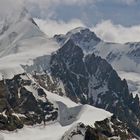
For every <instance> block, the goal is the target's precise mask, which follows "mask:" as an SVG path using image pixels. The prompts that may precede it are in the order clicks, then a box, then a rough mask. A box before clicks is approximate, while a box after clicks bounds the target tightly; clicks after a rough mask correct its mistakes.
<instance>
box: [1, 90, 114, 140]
mask: <svg viewBox="0 0 140 140" xmlns="http://www.w3.org/2000/svg"><path fill="white" fill-rule="evenodd" d="M46 93H47V97H48V99H49V100H50V101H51V102H53V103H55V104H56V105H57V106H58V108H59V117H58V120H57V121H56V122H51V123H49V124H46V126H44V125H43V124H42V125H38V126H37V125H36V126H32V127H31V126H30V127H29V126H25V127H24V128H23V129H21V130H17V131H15V132H7V131H1V132H0V140H16V139H19V138H20V140H33V139H34V140H60V139H61V137H62V136H63V135H64V133H65V132H66V131H68V130H69V129H70V128H71V127H73V126H75V125H76V124H77V123H79V122H82V123H84V124H85V125H91V126H94V123H95V121H101V120H104V119H105V118H109V117H111V116H112V114H111V113H109V112H107V111H105V110H102V109H98V108H95V107H93V106H89V105H78V104H76V103H74V102H72V101H71V100H70V99H68V98H66V97H60V96H58V95H56V94H53V93H50V92H46Z"/></svg>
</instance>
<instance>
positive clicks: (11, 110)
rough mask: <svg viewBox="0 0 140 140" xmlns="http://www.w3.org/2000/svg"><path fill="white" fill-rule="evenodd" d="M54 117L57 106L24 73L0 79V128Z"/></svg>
mask: <svg viewBox="0 0 140 140" xmlns="http://www.w3.org/2000/svg"><path fill="white" fill-rule="evenodd" d="M32 91H33V92H32ZM56 118H57V108H55V107H54V106H53V104H52V103H50V102H49V101H48V99H47V96H46V93H45V92H44V90H43V89H42V88H40V87H39V86H38V85H37V84H36V83H33V82H32V80H30V78H29V77H27V75H26V74H23V75H16V76H15V77H14V78H13V79H11V80H4V81H0V130H10V131H12V130H15V129H17V128H22V127H23V126H24V125H35V124H38V123H42V122H44V123H45V122H47V121H54V120H55V119H56Z"/></svg>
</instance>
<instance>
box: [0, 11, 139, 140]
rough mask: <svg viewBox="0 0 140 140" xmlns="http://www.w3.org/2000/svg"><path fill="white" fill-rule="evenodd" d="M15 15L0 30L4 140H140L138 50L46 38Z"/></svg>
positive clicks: (78, 38) (83, 35) (81, 34)
mask: <svg viewBox="0 0 140 140" xmlns="http://www.w3.org/2000/svg"><path fill="white" fill-rule="evenodd" d="M18 14H19V15H18V16H16V18H15V19H14V20H12V22H8V21H7V20H4V21H3V22H2V23H3V24H1V25H0V130H1V131H0V140H12V139H13V140H16V139H18V138H19V136H20V138H21V139H23V140H25V139H36V140H60V139H61V140H119V139H120V140H135V139H139V136H140V105H139V95H140V94H139V91H140V80H139V78H137V77H138V76H139V75H140V59H139V58H140V43H139V42H129V43H126V44H117V43H110V42H105V41H103V40H101V39H100V38H99V37H97V35H96V34H95V33H94V32H92V31H91V30H90V29H87V28H83V27H78V28H76V29H73V30H71V31H69V32H68V33H67V34H65V35H55V36H54V37H53V38H49V37H48V36H47V35H46V34H44V33H43V32H42V31H41V30H40V29H39V27H38V25H37V24H36V23H35V21H34V20H33V18H32V17H31V16H30V15H29V14H28V12H27V11H26V10H25V9H23V11H22V12H21V13H18ZM123 78H125V79H123Z"/></svg>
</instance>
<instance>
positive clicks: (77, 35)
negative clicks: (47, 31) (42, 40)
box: [54, 27, 101, 51]
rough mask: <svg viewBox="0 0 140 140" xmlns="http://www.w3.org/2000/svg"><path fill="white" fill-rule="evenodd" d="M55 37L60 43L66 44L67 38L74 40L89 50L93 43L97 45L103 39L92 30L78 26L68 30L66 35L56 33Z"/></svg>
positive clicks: (85, 49)
mask: <svg viewBox="0 0 140 140" xmlns="http://www.w3.org/2000/svg"><path fill="white" fill-rule="evenodd" d="M54 38H55V39H56V41H57V42H58V43H60V44H61V45H64V43H65V42H66V40H68V39H69V40H73V42H74V43H75V44H76V45H78V46H81V48H82V49H83V50H84V51H88V50H90V49H91V45H92V47H93V46H96V45H97V44H98V43H99V42H100V41H101V39H100V38H98V37H97V36H96V34H95V33H94V32H91V31H90V30H89V29H86V28H82V27H81V28H80V27H79V28H76V29H74V30H72V31H70V32H68V33H67V34H66V35H65V36H64V35H55V36H54ZM87 42H88V43H87Z"/></svg>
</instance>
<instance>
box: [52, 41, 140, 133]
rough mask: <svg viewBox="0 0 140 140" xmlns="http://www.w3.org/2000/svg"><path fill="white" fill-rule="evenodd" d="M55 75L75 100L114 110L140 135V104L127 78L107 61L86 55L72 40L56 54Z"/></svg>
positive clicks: (53, 71)
mask: <svg viewBox="0 0 140 140" xmlns="http://www.w3.org/2000/svg"><path fill="white" fill-rule="evenodd" d="M50 66H51V74H52V77H55V78H57V79H60V80H61V81H62V82H63V85H64V89H65V92H66V95H67V96H68V97H70V98H71V99H72V100H73V101H75V102H81V103H83V104H85V103H87V104H91V105H94V106H96V107H100V108H103V109H105V110H108V111H110V112H112V113H114V114H115V115H116V116H117V117H118V118H119V119H120V120H122V121H123V122H126V123H127V124H128V126H129V127H130V129H131V130H133V131H134V132H135V133H136V134H138V135H140V126H139V122H140V106H139V99H138V97H136V98H133V97H132V96H131V94H130V93H129V90H128V85H127V82H126V80H121V79H120V77H119V76H118V74H117V73H116V71H115V70H114V69H113V68H112V66H111V65H110V64H109V63H107V61H106V60H104V59H102V58H101V57H99V56H95V55H94V54H93V53H92V54H88V55H86V56H84V54H83V51H82V49H81V48H80V47H78V46H77V45H75V44H74V42H73V41H72V40H69V41H68V42H67V43H65V45H64V46H63V47H62V48H60V49H59V50H58V51H57V52H56V53H55V54H53V55H52V58H51V61H50Z"/></svg>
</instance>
